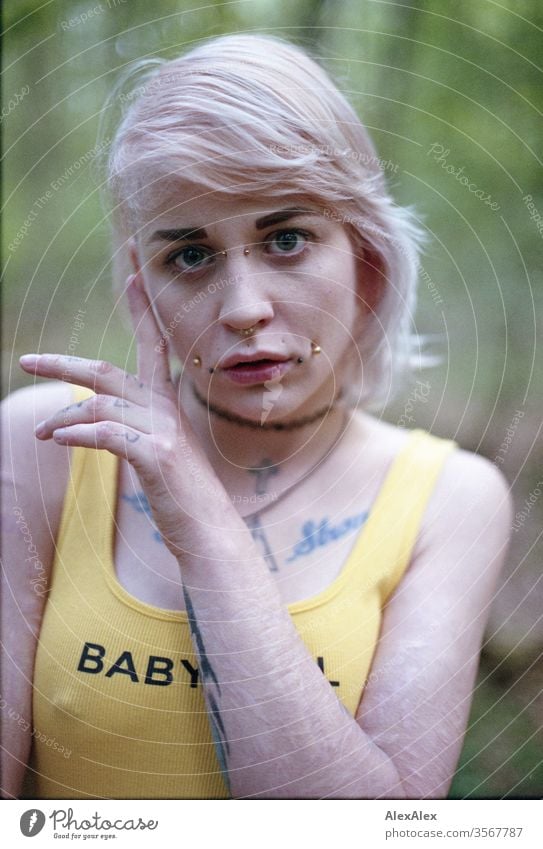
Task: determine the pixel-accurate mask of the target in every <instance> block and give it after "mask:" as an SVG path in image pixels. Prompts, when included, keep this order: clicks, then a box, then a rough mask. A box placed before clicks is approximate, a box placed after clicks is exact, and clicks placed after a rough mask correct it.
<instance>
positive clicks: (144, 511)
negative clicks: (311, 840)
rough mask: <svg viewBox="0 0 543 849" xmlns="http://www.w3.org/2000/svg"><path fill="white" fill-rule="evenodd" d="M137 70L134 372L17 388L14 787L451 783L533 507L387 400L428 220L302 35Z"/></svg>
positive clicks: (124, 171) (116, 175)
mask: <svg viewBox="0 0 543 849" xmlns="http://www.w3.org/2000/svg"><path fill="white" fill-rule="evenodd" d="M137 94H138V96H137V97H132V96H130V97H125V98H124V102H125V103H127V104H128V108H127V111H126V113H125V115H124V118H123V120H122V122H121V124H120V126H119V128H118V131H117V134H116V136H115V139H114V141H113V144H112V148H111V151H110V157H109V177H108V179H109V185H110V188H111V192H112V198H113V206H114V215H115V222H116V233H117V237H118V245H117V249H118V253H119V256H121V255H122V254H126V255H128V256H129V257H130V261H131V263H132V273H131V274H130V276H129V277H128V280H127V282H126V297H127V298H128V301H129V304H130V308H131V313H132V319H133V323H134V330H135V334H136V339H137V346H138V367H137V374H130V373H127V372H126V371H124V370H123V369H121V368H119V367H116V366H114V365H112V364H111V363H108V362H103V361H93V360H87V359H80V358H77V357H65V356H58V355H55V354H43V355H34V354H32V355H27V356H25V357H23V358H22V359H21V365H22V367H23V369H24V370H25V371H26V372H27V373H28V374H30V375H33V376H36V377H38V378H47V380H46V381H45V382H40V383H37V384H35V385H32V386H31V387H28V388H26V389H23V390H20V391H19V392H16V393H15V394H14V395H13V396H12V397H11V398H10V399H9V400H8V401H7V403H6V404H5V422H6V431H5V438H4V446H5V449H6V452H7V454H8V455H9V457H8V460H7V465H6V472H5V491H6V495H5V505H6V509H7V512H8V517H11V527H10V528H9V530H10V533H9V534H8V536H7V544H6V552H5V554H6V556H5V562H6V589H5V591H4V599H5V613H4V643H5V658H4V682H3V685H2V697H3V700H4V702H5V705H3V710H2V720H3V723H4V728H5V732H4V737H3V739H4V741H5V742H4V779H3V787H4V792H5V794H6V795H7V796H17V795H19V794H20V793H21V792H22V789H21V788H22V786H23V777H24V774H25V771H27V779H28V780H29V782H30V783H29V789H28V790H27V792H28V793H31V794H32V795H34V796H35V797H44V798H47V797H49V798H61V797H68V798H73V797H82V798H91V797H92V798H94V797H106V798H107V797H119V798H187V797H208V798H219V797H223V796H227V795H231V796H234V797H274V798H285V797H293V798H332V797H340V798H343V797H349V798H350V797H352V798H384V797H391V798H436V797H437V798H439V797H443V796H445V795H446V794H447V791H448V788H449V785H450V782H451V779H452V776H453V773H454V770H455V765H456V762H457V759H458V756H459V753H460V750H461V747H462V739H463V735H464V731H465V727H466V722H467V717H468V713H469V706H470V700H471V693H472V687H473V682H474V677H475V674H476V670H477V662H478V654H479V650H480V645H481V640H482V636H483V631H484V626H485V622H486V618H487V613H488V608H489V604H490V602H491V600H492V596H493V592H494V588H495V585H496V580H497V576H498V574H499V569H500V566H501V563H502V561H503V557H504V550H505V548H506V544H507V538H508V528H509V525H510V506H509V498H508V492H507V488H506V486H505V484H504V481H503V479H502V478H501V476H500V474H499V473H498V472H497V471H496V469H495V468H494V467H493V466H492V465H491V464H490V463H488V462H487V461H486V460H484V459H481V458H479V457H476V456H474V455H471V454H467V453H465V452H463V451H461V450H459V449H458V448H457V447H456V446H455V444H454V443H452V442H450V441H447V440H441V439H437V438H436V437H433V436H430V435H429V434H426V433H424V432H422V431H420V430H414V431H407V430H405V429H402V428H399V427H394V426H393V425H390V424H387V423H385V422H383V421H380V420H378V419H377V418H375V417H373V416H372V415H371V414H370V412H369V410H370V409H371V408H372V404H375V403H376V402H377V401H378V400H382V399H384V398H386V397H387V395H388V394H389V393H390V391H391V386H392V381H393V379H396V381H397V379H398V375H401V374H402V373H403V374H405V370H404V371H403V372H402V369H403V367H404V365H405V364H406V363H407V362H408V359H409V353H410V351H409V347H410V343H411V342H412V340H410V338H409V335H408V329H409V322H410V318H411V311H412V309H413V304H414V286H415V276H416V267H417V260H416V242H417V237H418V230H417V228H416V227H415V225H414V224H413V222H412V220H411V217H410V214H409V213H408V212H407V211H406V210H404V209H401V208H399V207H397V206H396V205H394V203H393V202H392V200H391V199H390V197H389V195H388V193H387V190H386V186H385V184H384V180H383V176H382V172H381V170H380V168H379V162H378V159H377V158H376V155H375V152H374V149H373V147H372V145H371V143H370V141H369V139H368V136H367V134H366V132H365V130H364V128H363V127H362V125H361V124H360V122H359V120H358V118H357V117H356V115H355V114H354V112H353V111H352V109H351V107H350V106H349V105H348V104H347V103H346V101H345V99H344V98H343V96H342V95H341V94H340V92H339V91H338V90H337V88H336V87H335V86H334V85H333V83H332V82H331V81H330V79H329V77H328V76H327V75H326V73H325V72H324V71H323V70H322V69H321V68H320V67H319V66H318V65H317V64H316V63H315V62H313V61H312V60H311V59H310V58H308V56H307V55H305V53H303V52H302V51H301V50H300V49H298V48H297V47H294V46H292V45H289V44H287V43H283V42H282V41H280V40H278V39H275V38H270V37H266V36H252V35H243V36H229V37H224V38H219V39H215V40H212V41H210V42H208V43H206V44H203V45H202V46H199V47H198V48H196V49H195V50H193V51H191V52H190V53H188V54H187V55H185V56H183V57H181V58H180V59H176V60H174V61H171V62H168V63H165V64H162V65H159V66H158V67H157V66H156V64H154V65H153V66H152V67H151V69H150V70H149V71H148V73H147V77H146V78H145V79H144V81H143V84H140V85H139V86H138V88H137ZM176 361H180V362H181V365H182V369H181V370H180V373H177V371H176V369H175V365H174V363H175V362H176ZM403 379H404V381H405V376H404V378H403ZM36 440H37V441H36ZM37 562H38V563H39V566H40V570H41V571H40V570H37ZM37 571H39V578H40V579H39V581H38V582H37V581H36V577H37Z"/></svg>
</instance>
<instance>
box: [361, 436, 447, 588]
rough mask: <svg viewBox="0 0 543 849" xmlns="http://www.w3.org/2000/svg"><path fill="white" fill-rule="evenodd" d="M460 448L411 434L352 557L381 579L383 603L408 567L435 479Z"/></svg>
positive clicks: (366, 570)
mask: <svg viewBox="0 0 543 849" xmlns="http://www.w3.org/2000/svg"><path fill="white" fill-rule="evenodd" d="M456 447H458V446H457V444H456V443H455V442H453V441H452V440H448V439H441V438H439V437H436V436H432V435H431V434H429V433H426V431H423V430H413V431H412V432H411V433H410V435H409V437H408V441H407V444H406V445H405V446H404V448H403V449H402V450H401V451H400V453H399V454H398V456H397V457H396V459H395V460H394V462H393V463H392V466H391V468H390V470H389V472H388V474H387V476H386V478H385V481H384V483H383V485H382V487H381V490H380V492H379V494H378V496H377V498H376V500H375V502H374V505H373V508H372V510H371V511H370V515H369V518H368V520H367V522H366V526H365V529H364V533H363V534H361V536H360V539H359V543H360V546H358V544H357V545H356V546H355V548H354V550H353V552H352V555H351V556H353V558H354V559H355V560H356V561H357V566H358V569H360V570H361V574H365V575H368V574H371V575H373V576H374V577H375V578H376V579H377V584H378V587H379V591H380V595H381V601H382V604H384V603H385V602H386V600H387V599H388V598H389V597H390V595H391V594H392V592H393V590H394V589H395V588H396V586H397V584H398V583H399V581H400V580H401V578H402V576H403V574H404V572H405V571H406V569H407V567H408V566H409V562H410V560H411V556H412V552H413V549H414V546H415V543H416V540H417V535H418V533H419V530H420V525H421V521H422V518H423V514H424V511H425V509H426V506H427V504H428V501H429V499H430V496H431V494H432V491H433V489H434V487H435V484H436V481H437V478H438V476H439V474H440V472H441V470H442V468H443V465H444V463H445V460H446V458H447V457H448V456H449V454H450V453H451V451H453V450H454V449H455V448H456ZM357 549H358V550H357Z"/></svg>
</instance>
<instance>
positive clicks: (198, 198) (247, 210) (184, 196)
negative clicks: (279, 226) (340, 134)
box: [141, 186, 322, 230]
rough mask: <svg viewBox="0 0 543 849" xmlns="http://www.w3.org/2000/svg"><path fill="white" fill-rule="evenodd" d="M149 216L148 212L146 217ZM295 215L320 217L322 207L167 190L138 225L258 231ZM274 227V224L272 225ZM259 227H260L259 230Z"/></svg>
mask: <svg viewBox="0 0 543 849" xmlns="http://www.w3.org/2000/svg"><path fill="white" fill-rule="evenodd" d="M149 212H151V210H150V209H147V213H149ZM288 212H291V213H292V215H293V217H294V215H295V214H302V213H304V212H307V213H321V214H322V203H321V204H319V203H318V201H316V200H314V199H313V200H312V199H309V198H307V197H301V196H299V195H298V196H297V195H295V194H292V195H291V196H288V197H275V198H262V197H261V198H258V199H257V198H250V197H247V196H243V195H231V194H226V193H219V192H212V193H211V192H209V191H204V192H202V191H201V190H198V189H196V190H189V191H188V192H187V191H185V189H184V187H183V186H180V187H179V191H177V192H176V191H175V190H173V191H172V190H170V191H169V192H168V196H167V197H163V198H162V202H161V203H157V204H156V205H155V207H154V209H153V210H152V214H151V215H150V216H149V215H146V216H145V218H146V219H147V220H146V221H142V222H141V228H142V229H145V230H148V229H152V228H158V227H160V226H166V225H172V226H177V227H181V226H182V227H183V228H190V227H194V228H195V229H196V228H198V227H204V226H205V225H206V224H208V225H210V224H216V225H218V224H220V223H221V222H246V221H251V222H252V221H254V223H255V224H256V226H257V227H259V229H262V226H266V221H267V219H271V218H273V217H274V216H275V215H277V216H279V215H281V214H282V213H285V214H286V213H288ZM271 223H273V221H272V222H271ZM260 225H262V226H260Z"/></svg>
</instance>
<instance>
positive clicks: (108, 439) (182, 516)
mask: <svg viewBox="0 0 543 849" xmlns="http://www.w3.org/2000/svg"><path fill="white" fill-rule="evenodd" d="M127 282H128V285H127V296H128V300H129V304H130V311H131V315H132V321H133V324H134V330H135V333H136V341H137V353H138V358H137V359H138V366H137V375H133V374H129V373H128V372H126V371H123V370H122V369H120V368H117V366H114V365H112V364H111V363H109V362H105V361H101V360H88V359H83V358H78V357H68V356H62V355H59V354H27V355H25V356H23V357H21V359H20V363H21V366H22V368H23V369H24V370H25V371H27V372H29V373H31V374H35V375H39V376H40V377H48V378H52V379H56V380H64V381H67V382H69V383H73V384H75V385H79V386H85V387H87V388H89V389H92V390H93V391H94V392H95V393H96V394H95V395H94V396H92V397H90V398H88V399H87V400H85V401H80V402H79V403H75V404H71V405H70V406H68V407H66V408H65V409H62V410H59V411H58V412H57V413H55V414H54V415H52V416H50V417H49V418H48V419H46V420H45V421H43V422H41V423H40V424H39V425H38V426H37V427H36V436H37V438H38V439H51V438H52V439H54V440H55V442H57V443H59V444H61V445H70V446H81V447H84V448H96V449H101V450H106V451H109V452H111V453H112V454H115V455H116V456H118V457H120V458H123V459H126V460H127V461H128V462H129V463H130V464H131V465H132V466H133V467H134V469H135V470H136V472H137V474H138V477H139V479H140V482H141V485H142V487H143V490H144V492H145V494H146V496H147V499H148V501H149V504H150V506H151V510H152V512H153V516H154V519H155V522H156V524H157V527H158V529H159V531H160V533H161V535H162V537H163V539H164V541H165V543H166V545H167V546H168V548H169V549H170V551H171V552H172V553H173V554H174V555H175V556H179V554H180V552H181V551H182V550H183V536H184V534H183V527H184V526H186V520H187V519H188V518H190V513H191V510H190V507H191V505H192V506H194V489H195V488H194V486H193V485H191V478H192V479H194V477H195V474H196V472H197V474H198V476H199V479H200V480H202V481H203V482H204V484H205V486H204V489H205V488H207V492H208V495H209V493H213V494H214V495H215V496H219V498H220V500H221V501H222V500H224V501H227V500H228V499H227V496H226V493H225V491H224V489H223V487H222V485H221V484H220V482H219V480H218V479H217V477H216V475H215V473H214V472H213V470H212V468H211V466H210V464H209V462H208V461H207V458H206V456H205V454H204V452H203V450H202V448H201V446H200V444H199V442H198V440H197V438H196V436H195V434H194V432H193V430H192V428H191V427H190V425H189V422H188V421H187V419H186V417H185V415H184V414H183V411H182V410H181V408H180V405H179V400H178V394H177V390H176V388H175V387H174V385H173V383H172V379H171V375H170V368H169V362H168V350H167V346H166V345H164V344H161V345H157V341H158V339H159V338H160V337H161V333H160V329H159V327H158V325H157V322H156V320H155V317H154V314H153V311H152V308H151V304H150V302H149V300H148V298H147V295H146V294H145V292H144V290H143V287H142V285H141V280H140V279H139V276H138V275H134V276H133V277H131V278H130V279H129V281H127Z"/></svg>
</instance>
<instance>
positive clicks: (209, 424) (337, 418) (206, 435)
mask: <svg viewBox="0 0 543 849" xmlns="http://www.w3.org/2000/svg"><path fill="white" fill-rule="evenodd" d="M181 403H182V405H183V409H184V410H185V412H186V414H187V416H188V418H189V420H190V422H191V425H192V427H193V428H194V430H195V432H196V433H197V434H198V437H199V439H200V441H201V444H202V447H203V449H204V451H205V453H206V455H207V457H208V459H209V461H210V463H211V464H212V466H213V468H214V469H215V472H216V473H217V475H218V477H219V478H220V479H221V480H222V482H223V484H224V485H225V486H226V488H227V490H229V491H232V489H233V488H234V489H235V490H236V491H238V492H239V494H240V495H241V494H242V493H245V492H247V493H251V492H252V493H254V494H255V495H256V494H259V493H260V494H262V493H263V492H264V491H267V492H269V487H270V485H271V486H273V485H274V484H275V483H276V484H277V488H278V489H283V488H284V487H285V486H290V485H292V482H293V481H295V480H297V479H301V478H303V477H304V475H305V474H306V473H307V472H308V471H309V470H310V469H312V468H313V467H314V466H315V465H316V464H318V463H319V462H320V461H322V460H323V459H324V458H325V457H326V456H327V455H328V453H329V452H330V450H331V449H332V448H333V447H334V446H335V445H336V443H337V442H338V441H339V440H340V438H341V436H342V434H343V431H344V428H345V424H346V421H347V420H348V417H347V416H346V411H345V407H344V405H343V404H342V403H341V401H339V400H337V399H336V400H335V401H333V402H332V404H330V403H324V405H323V404H322V402H321V403H320V404H317V403H316V404H315V405H314V407H313V408H312V409H311V411H310V412H307V411H304V412H301V413H300V415H299V416H292V417H289V420H288V424H287V423H286V422H285V426H284V427H283V428H280V429H277V428H276V427H273V426H272V425H273V421H272V422H268V421H266V422H264V427H262V426H261V425H260V424H259V423H258V422H250V421H247V420H244V419H243V418H242V417H238V416H235V415H232V414H231V413H230V412H228V411H225V410H223V409H222V408H221V407H220V406H217V407H215V406H213V405H211V407H208V405H207V403H206V401H205V399H203V398H202V397H201V396H200V395H199V393H198V392H195V391H194V388H193V387H192V386H191V385H190V384H189V383H188V382H182V386H181ZM225 413H226V415H225ZM276 424H277V423H276ZM279 473H281V479H279ZM272 478H273V484H272V483H271V480H272Z"/></svg>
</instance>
